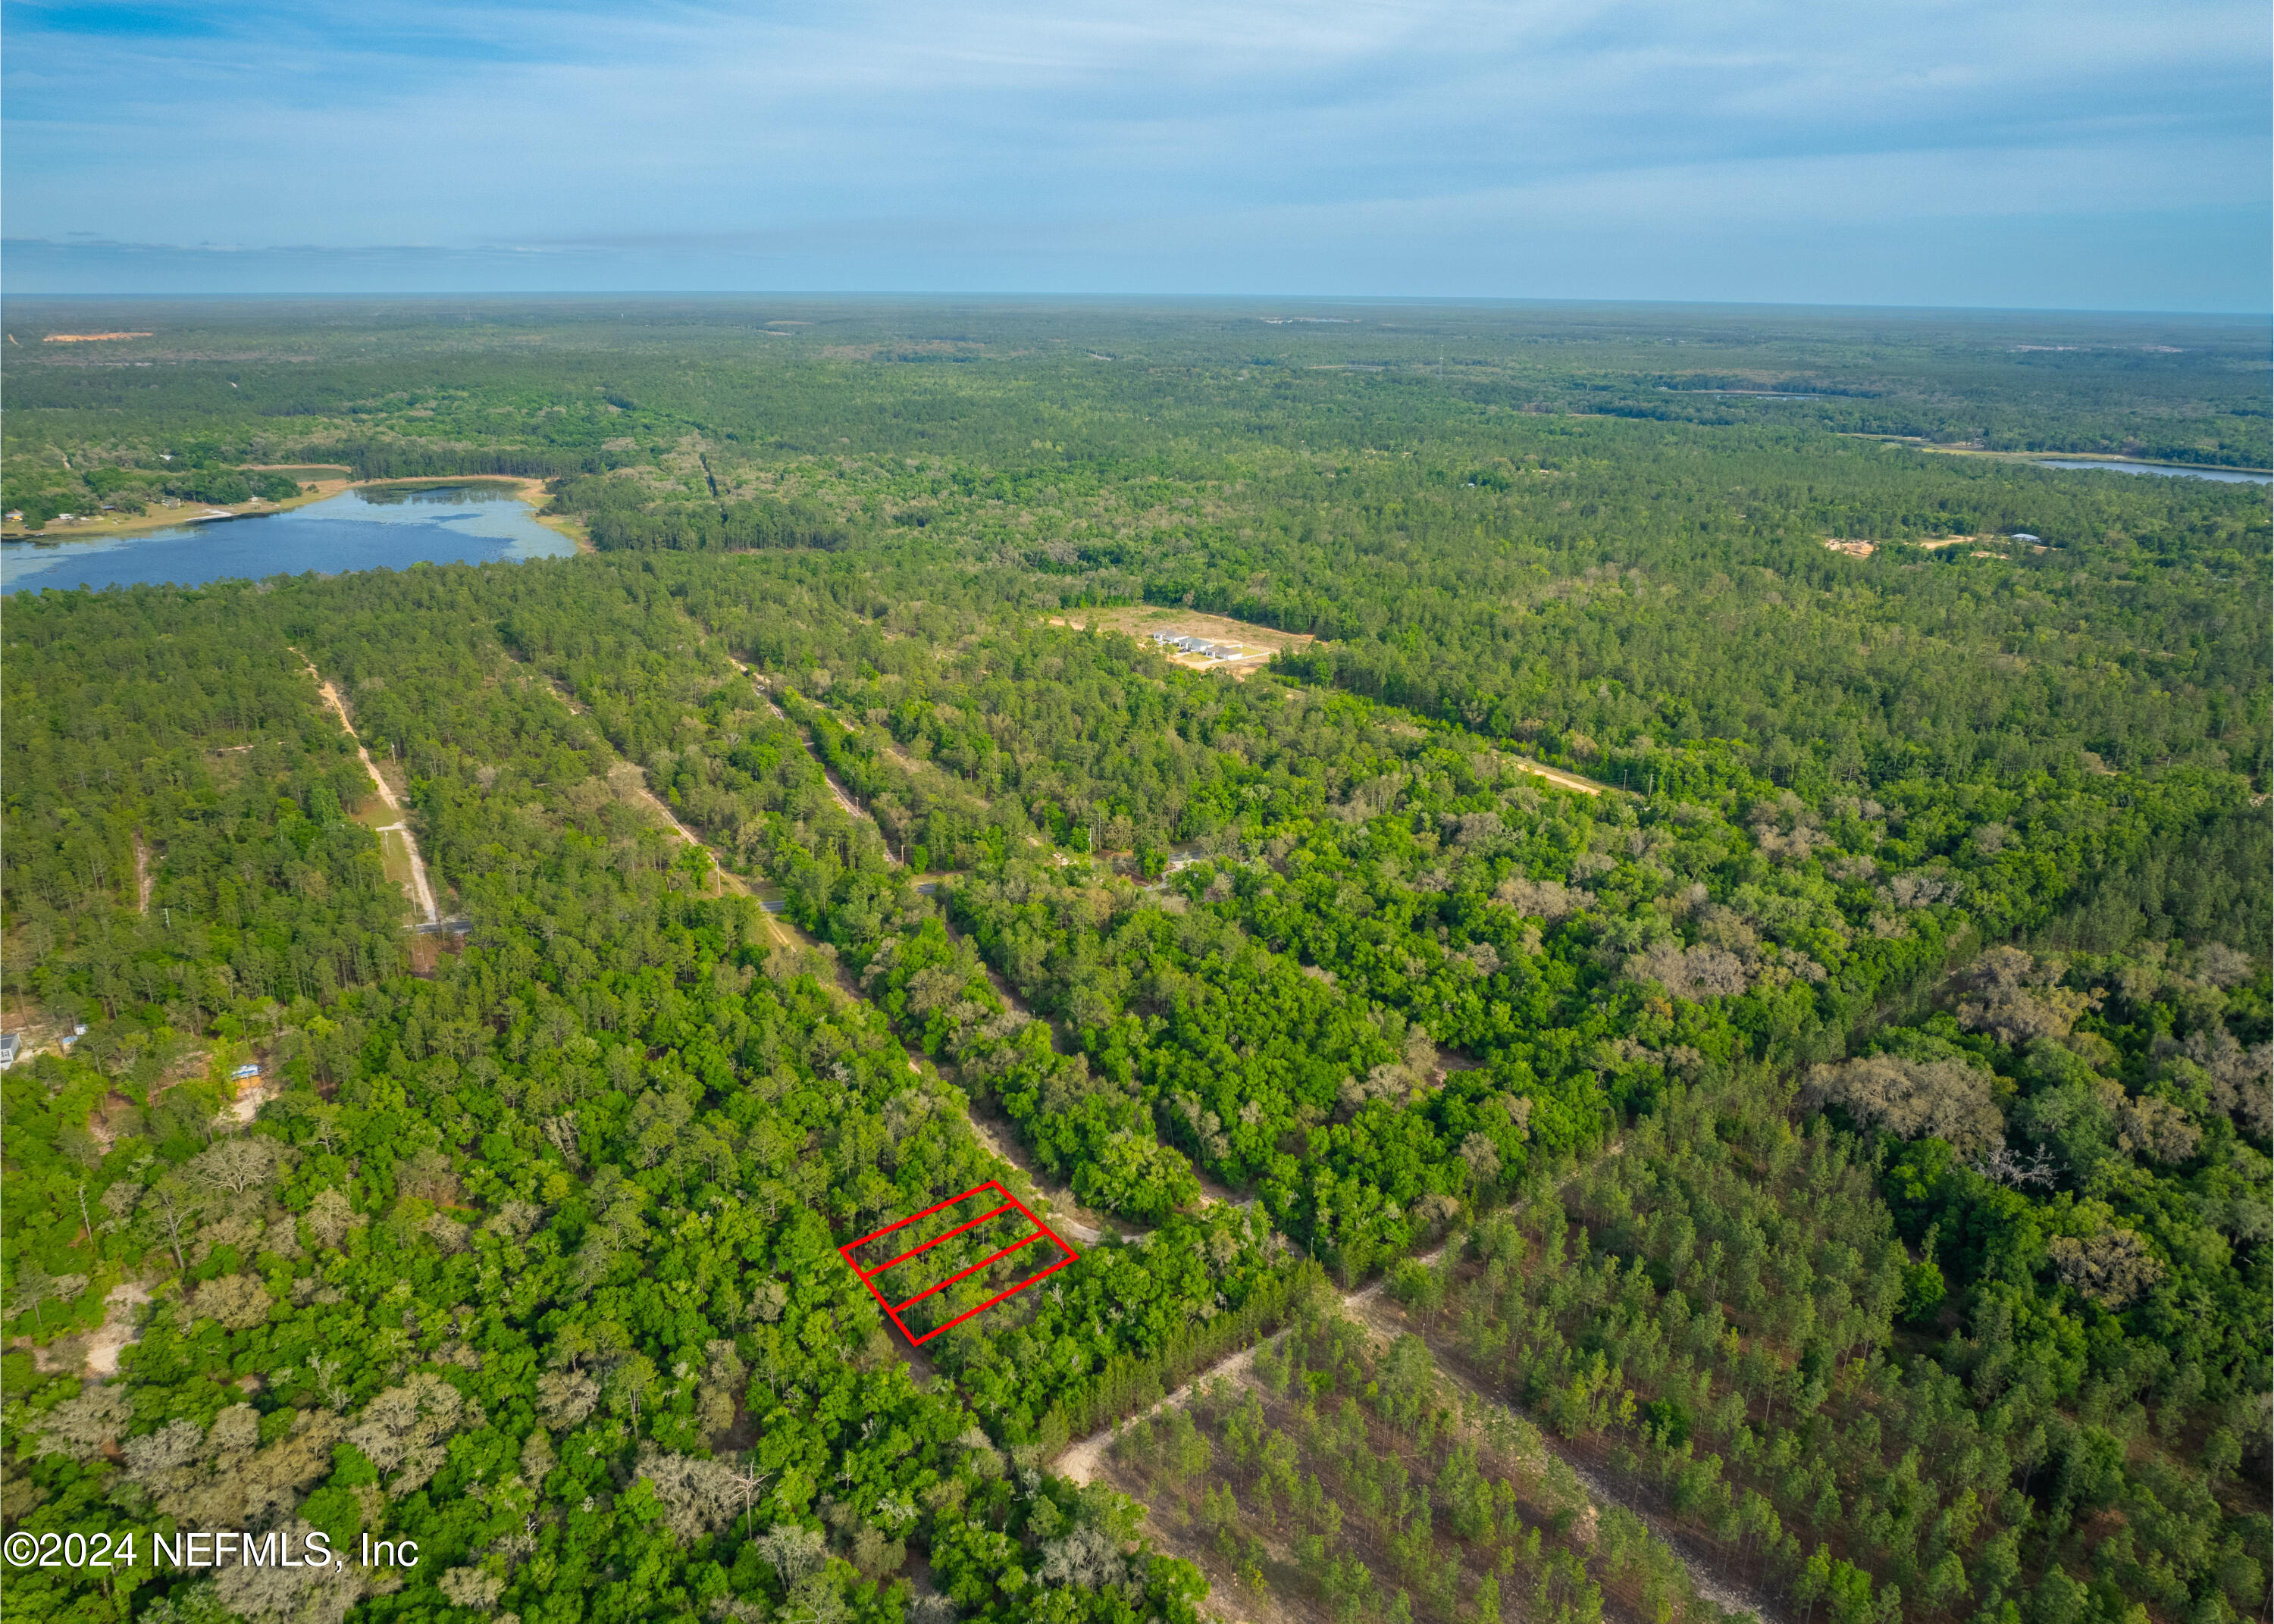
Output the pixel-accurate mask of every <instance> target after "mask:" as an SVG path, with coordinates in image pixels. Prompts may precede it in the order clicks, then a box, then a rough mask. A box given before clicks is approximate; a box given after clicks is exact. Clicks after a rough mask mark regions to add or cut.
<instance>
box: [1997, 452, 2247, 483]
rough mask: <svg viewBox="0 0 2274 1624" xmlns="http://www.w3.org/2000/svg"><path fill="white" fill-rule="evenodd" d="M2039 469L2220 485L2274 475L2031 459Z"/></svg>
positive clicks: (2231, 470) (2057, 459) (2147, 465)
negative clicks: (2155, 476) (2154, 476)
mask: <svg viewBox="0 0 2274 1624" xmlns="http://www.w3.org/2000/svg"><path fill="white" fill-rule="evenodd" d="M2031 461H2033V462H2037V466H2038V467H2039V468H2084V469H2097V470H2100V471H2101V472H2103V473H2108V474H2166V475H2170V476H2172V477H2176V478H2180V479H2216V480H2217V481H2218V482H2219V483H2220V484H2221V485H2264V484H2266V483H2267V482H2268V481H2269V480H2270V479H2274V474H2246V473H2242V472H2240V471H2238V470H2234V469H2232V468H2172V467H2168V466H2166V465H2165V464H2164V463H2162V462H2069V461H2066V460H2064V459H2062V458H2059V457H2053V458H2049V459H2042V460H2041V459H2037V458H2032V459H2031Z"/></svg>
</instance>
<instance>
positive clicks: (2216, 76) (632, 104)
mask: <svg viewBox="0 0 2274 1624" xmlns="http://www.w3.org/2000/svg"><path fill="white" fill-rule="evenodd" d="M26 15H27V16H29V17H30V18H31V19H32V20H30V21H26V20H21V19H19V21H18V22H17V23H16V24H15V25H14V26H12V27H11V50H10V53H9V56H8V59H7V64H6V78H5V81H4V82H5V86H6V88H7V91H8V103H7V108H8V120H9V139H8V143H7V148H6V152H5V155H4V162H5V173H6V178H7V180H8V183H9V184H8V190H7V214H6V222H7V227H8V229H9V231H10V233H11V235H13V236H17V237H61V236H63V235H64V233H67V232H69V231H72V230H79V229H95V230H99V231H103V232H107V233H110V234H113V235H120V236H134V237H152V238H159V239H170V240H176V241H197V240H200V239H202V238H206V237H217V236H222V235H226V236H228V237H231V238H233V239H239V240H244V241H246V242H264V241H266V242H312V243H326V244H340V245H346V244H354V243H358V242H396V243H401V242H426V243H432V244H456V245H472V244H485V243H488V244H498V243H522V242H540V241H552V242H559V241H563V240H573V239H579V238H587V237H595V238H597V237H606V238H609V239H611V240H615V241H621V240H622V239H624V238H626V237H664V236H674V237H688V236H692V237H705V238H708V239H711V240H718V241H723V240H726V239H727V238H751V237H764V236H766V235H768V234H776V235H780V234H787V235H788V236H790V237H796V238H798V239H800V240H802V241H807V242H812V241H817V240H820V238H821V237H826V236H827V235H828V234H829V233H830V232H831V231H832V230H838V231H840V233H841V232H844V231H857V229H858V228H857V225H856V223H855V222H880V221H883V222H895V232H888V233H884V234H881V235H879V236H878V237H876V238H875V239H874V240H872V241H871V242H870V244H869V245H867V246H864V247H862V248H859V249H857V250H855V249H847V251H846V252H849V253H855V254H865V255H868V256H870V261H871V262H872V263H874V264H875V265H877V267H879V270H880V271H881V270H884V269H886V268H891V269H894V270H904V269H905V268H907V265H908V264H909V263H910V261H911V260H912V259H920V257H921V255H922V252H924V245H925V244H926V242H927V241H937V242H942V243H952V242H953V241H957V240H960V238H961V237H962V236H963V234H964V229H965V228H967V227H968V226H970V225H971V224H972V223H973V222H996V225H995V227H994V228H993V229H994V232H995V235H996V236H997V237H998V239H999V240H1005V241H1012V240H1018V239H1020V238H1021V237H1046V238H1050V239H1052V240H1056V241H1058V242H1060V243H1062V244H1063V243H1072V242H1074V241H1076V240H1079V239H1083V238H1085V237H1086V238H1088V240H1095V241H1098V242H1101V243H1103V242H1106V241H1112V240H1121V239H1123V238H1132V239H1137V240H1141V241H1142V242H1144V243H1148V244H1159V243H1163V242H1175V241H1187V242H1191V243H1193V244H1195V245H1196V252H1197V251H1198V249H1197V245H1198V244H1206V243H1214V242H1217V241H1221V240H1224V234H1225V232H1226V231H1227V229H1230V230H1231V231H1232V232H1233V233H1234V238H1233V240H1235V241H1236V240H1237V233H1238V232H1240V231H1246V232H1260V233H1268V234H1277V236H1278V237H1280V238H1281V239H1283V241H1282V244H1276V245H1275V244H1272V243H1269V242H1264V243H1250V244H1246V251H1247V252H1248V254H1249V256H1250V257H1254V256H1255V255H1258V254H1262V255H1266V256H1268V255H1269V253H1270V252H1274V250H1275V247H1276V246H1278V245H1284V247H1285V248H1286V249H1287V250H1288V251H1289V252H1310V253H1313V254H1323V253H1333V252H1344V251H1345V249H1346V248H1347V245H1349V244H1364V243H1366V242H1367V241H1369V240H1370V238H1371V237H1372V235H1373V234H1375V233H1379V232H1382V231H1394V232H1404V233H1409V234H1419V235H1421V236H1423V237H1428V236H1429V235H1430V234H1436V235H1437V237H1440V238H1441V239H1442V241H1443V242H1444V243H1445V244H1446V247H1447V250H1448V252H1451V251H1452V250H1453V249H1454V247H1455V245H1456V244H1466V245H1467V246H1465V247H1464V248H1463V249H1462V252H1470V253H1474V252H1480V248H1479V247H1478V244H1485V245H1486V246H1487V247H1489V245H1490V244H1493V243H1494V242H1495V241H1502V242H1506V241H1510V240H1515V239H1522V240H1525V241H1536V240H1538V239H1540V237H1541V236H1542V234H1544V233H1547V232H1551V231H1553V232H1558V233H1562V234H1563V237H1565V238H1566V239H1568V241H1569V244H1570V246H1571V247H1572V248H1573V249H1574V250H1575V251H1577V250H1580V249H1584V247H1585V242H1586V241H1587V240H1588V239H1589V238H1590V237H1595V238H1599V239H1600V240H1602V241H1604V242H1606V243H1608V242H1609V241H1610V240H1612V239H1613V238H1616V239H1618V240H1620V241H1627V240H1629V239H1630V238H1632V237H1635V235H1636V234H1637V233H1640V234H1642V236H1643V237H1645V239H1647V238H1648V237H1650V236H1651V234H1652V233H1653V231H1655V232H1656V233H1657V235H1658V237H1660V238H1661V239H1662V238H1664V237H1667V235H1668V234H1669V233H1672V232H1675V231H1677V230H1679V229H1689V228H1694V229H1720V228H1721V227H1724V226H1727V225H1728V224H1729V223H1731V222H1739V221H1752V222H1762V223H1764V224H1768V225H1773V226H1775V227H1777V228H1780V229H1785V230H1787V231H1788V232H1802V233H1804V232H1805V231H1806V230H1807V229H1811V228H1813V229H1820V230H1827V231H1828V230H1836V229H1847V228H1849V227H1854V226H1863V225H1869V224H1871V223H1872V222H1890V221H1894V220H1898V219H1904V218H1910V219H1919V220H1927V219H1933V220H1943V219H1950V218H1977V219H1984V220H1989V219H2010V218H2013V217H2015V216H2021V217H2029V216H2052V215H2064V216H2065V215H2067V214H2090V213H2092V212H2094V211H2096V210H2100V211H2105V212H2111V213H2112V214H2125V215H2129V214H2133V213H2135V212H2136V211H2137V210H2139V209H2140V208H2142V207H2152V208H2154V209H2157V210H2162V211H2165V212H2169V211H2171V210H2173V209H2186V208H2204V209H2212V210H2217V209H2219V208H2221V207H2225V206H2227V205H2230V204H2232V203H2233V202H2234V201H2235V200H2237V199H2241V200H2244V201H2245V202H2249V203H2262V202H2263V199H2264V197H2265V195H2266V192H2267V189H2268V181H2269V172H2270V164H2269V158H2268V154H2267V148H2266V143H2265V141H2264V129H2265V123H2266V117H2267V95H2266V86H2265V83H2264V73H2263V64H2264V61H2265V56H2266V48H2267V44H2268V37H2269V21H2268V18H2267V15H2266V12H2265V11H2264V8H2263V6H2259V5H2253V6H2248V7H2246V6H2243V5H2240V4H2228V3H2227V0H2206V3H2205V4H2197V5H2190V6H2187V7H2185V8H2164V9H2158V10H2156V11H2142V10H2140V9H2139V8H2137V7H2135V6H2130V5H2119V4H2113V3H2112V0H2094V3H2092V4H2075V3H2074V0H2070V3H2068V4H2052V3H2050V0H2017V3H2016V4H2009V5H2007V6H2004V7H1984V6H1980V5H1978V4H1968V5H1961V4H1931V5H1913V6H1909V7H1901V8H1876V9H1867V8H1860V7H1826V6H1822V5H1820V4H1744V3H1743V0H1738V3H1736V4H1721V5H1716V6H1711V7H1707V6H1700V5H1698V4H1694V0H1664V3H1655V0H1592V3H1588V0H1580V3H1577V4H1544V3H1539V0H1519V3H1517V4H1505V5H1465V4H1340V5H1324V4H1246V5H1239V4H1215V5H1203V4H1138V3H1137V0H1111V3H1108V4H1092V5H1088V6H1086V7H1080V8H1075V7H1069V6H1066V5H1065V4H1040V3H1039V0H1037V3H1035V4H982V5H964V6H960V7H945V6H941V5H938V4H914V0H869V3H868V4H851V5H846V6H837V7H825V6H821V5H818V4H808V5H805V6H802V7H787V8H777V9H774V10H771V11H767V12H766V13H764V15H757V14H754V13H753V12H751V11H749V9H748V8H746V7H742V6H732V7H728V6H719V7H705V6H694V5H676V6H671V5H666V6H662V7H651V8H644V9H642V10H638V11H631V10H624V9H618V8H614V7H595V8H593V9H591V10H589V11H577V10H574V9H567V8H553V7H537V6H527V5H521V6H480V5H472V6H466V7H462V8H455V9H454V8H444V7H440V6H433V5H408V6H380V7H378V8H376V9H375V10H364V9H359V8H358V9H350V8H349V7H348V6H346V5H345V4H331V5H326V6H320V7H319V8H318V9H315V10H313V11H308V10H305V9H304V10H300V11H293V12H290V13H281V12H280V13H276V14H273V15H272V14H269V13H267V12H265V11H260V9H258V8H255V9H253V10H251V11H230V12H229V13H226V14H225V17H224V14H222V13H218V12H216V13H212V14H211V15H214V16H216V17H224V20H223V21H222V24H221V25H220V26H223V27H224V28H225V29H226V31H227V32H226V33H225V34H222V35H220V36H216V37H210V38H201V37H195V36H192V37H189V38H170V37H169V38H164V39H158V40H142V41H138V40H135V39H132V38H126V39H120V38H117V37H106V38H102V39H95V38H93V37H90V36H83V35H76V34H62V33H58V32H56V31H55V30H53V29H48V30H44V31H43V30H42V29H41V27H40V26H38V23H37V21H36V15H37V14H36V13H35V12H34V13H27V14H26ZM1225 222H1235V223H1234V225H1232V226H1231V227H1229V228H1228V227H1227V226H1226V224H1225ZM903 228H904V229H903ZM895 233H898V235H900V237H903V238H905V237H907V235H908V234H913V237H914V240H893V238H894V236H895ZM1495 233H1497V234H1498V237H1495V235H1494V234H1495ZM2256 260H2257V262H2258V263H2262V264H2263V253H2261V254H2259V255H2257V256H2256ZM1207 268H1208V267H1207V265H1206V264H1204V263H1198V262H1196V263H1195V264H1194V265H1193V272H1194V274H1196V275H1200V274H1204V273H1205V272H1206V270H1207ZM2021 268H2023V267H2017V269H2021ZM2237 268H2238V269H2239V270H2241V271H2244V272H2250V271H2254V270H2255V266H2243V267H2237ZM871 285H875V282H874V279H872V283H871ZM1195 285H1205V284H1204V283H1196V284H1195ZM2018 291H2019V288H2018V285H2017V292H2018Z"/></svg>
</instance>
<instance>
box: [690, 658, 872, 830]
mask: <svg viewBox="0 0 2274 1624" xmlns="http://www.w3.org/2000/svg"><path fill="white" fill-rule="evenodd" d="M727 659H728V661H729V662H731V663H732V664H733V665H734V669H735V670H737V671H739V672H741V673H742V674H743V675H744V676H746V677H748V678H749V680H750V687H751V688H753V689H755V690H756V691H757V695H758V697H759V698H760V699H762V700H764V701H765V705H766V709H767V710H769V711H772V712H773V716H774V720H776V721H778V722H788V721H789V718H787V716H784V715H783V714H782V708H781V707H780V706H779V705H778V704H776V703H774V696H773V695H772V694H770V693H768V692H767V691H766V685H765V684H764V683H763V682H761V681H759V680H758V673H757V672H755V671H753V670H751V669H750V668H749V666H748V665H744V664H742V661H740V660H738V659H735V658H734V656H733V655H731V654H729V655H728V656H727ZM792 726H794V724H792ZM797 736H798V739H799V741H801V742H802V743H803V744H804V746H805V753H806V754H807V755H808V756H812V757H813V764H814V765H815V766H817V767H818V768H820V769H821V777H822V781H823V782H824V783H825V784H827V785H828V786H829V793H831V794H832V795H834V796H835V797H836V798H837V804H838V805H839V806H840V807H842V808H845V816H847V817H857V818H860V819H862V820H863V821H865V822H866V823H868V824H869V825H870V827H871V828H874V829H876V831H877V833H878V834H882V833H883V832H884V829H883V826H882V825H881V824H878V823H877V820H876V819H875V818H874V817H873V816H870V812H869V808H866V807H864V806H862V804H861V803H860V802H859V801H855V800H854V799H853V793H852V792H851V791H850V790H847V788H846V787H845V786H843V785H842V784H840V783H839V782H838V781H837V775H836V774H835V773H833V772H832V771H830V770H829V763H827V762H825V761H824V760H822V758H821V751H820V748H818V747H817V746H816V745H815V743H814V742H813V735H812V733H809V732H808V731H807V730H806V729H804V728H802V727H800V728H798V730H797ZM885 861H886V862H889V863H891V864H892V866H893V867H894V868H898V867H900V858H899V857H897V856H896V855H894V854H893V852H892V842H891V841H889V840H887V841H885Z"/></svg>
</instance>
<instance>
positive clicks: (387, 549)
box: [0, 485, 576, 592]
mask: <svg viewBox="0 0 2274 1624" xmlns="http://www.w3.org/2000/svg"><path fill="white" fill-rule="evenodd" d="M574 552H576V544H575V543H574V542H572V541H570V540H569V538H567V537H566V536H563V535H561V534H560V533H558V532H557V531H553V530H546V528H545V527H544V526H543V525H542V524H539V523H538V522H537V521H536V520H535V519H533V518H531V516H530V512H529V508H528V507H527V505H526V504H524V503H523V501H522V500H521V499H520V497H519V496H517V495H516V494H515V493H514V492H513V490H512V489H511V488H510V487H508V486H505V485H453V486H450V487H448V488H447V489H436V490H427V491H384V490H380V491H344V492H341V493H340V494H339V495H337V496H334V497H329V498H327V499H326V500H323V501H320V502H311V503H310V504H309V505H308V506H307V507H305V508H294V509H293V510H292V511H291V512H290V513H271V514H263V515H260V517H258V518H252V519H228V520H218V519H217V520H214V521H212V522H210V523H204V524H184V525H177V526H176V527H174V528H173V529H170V530H150V531H147V532H146V533H144V534H142V535H139V536H115V537H109V538H105V539H103V540H101V541H67V542H64V543H61V544H60V545H55V546H47V545H41V544H40V543H37V542H11V543H9V544H8V545H6V546H4V547H0V592H23V591H37V590H40V589H41V588H43V587H60V588H63V589H64V590H69V589H71V588H72V587H79V586H87V587H106V586H132V585H134V584H137V583H145V582H147V583H172V584H174V585H177V586H196V585H198V584H200V583H202V582H207V581H225V580H230V579H236V578H241V577H246V576H251V577H253V578H256V579H257V578H258V577H260V576H262V575H299V574H301V573H303V572H304V571H306V570H311V569H312V570H316V571H319V572H320V573H322V574H324V575H340V574H343V573H344V572H346V571H348V570H351V569H401V568H404V567H405V566H407V565H410V564H420V563H425V564H486V563H490V562H493V561H494V560H499V559H532V558H559V557H562V556H564V555H566V554H569V553H574Z"/></svg>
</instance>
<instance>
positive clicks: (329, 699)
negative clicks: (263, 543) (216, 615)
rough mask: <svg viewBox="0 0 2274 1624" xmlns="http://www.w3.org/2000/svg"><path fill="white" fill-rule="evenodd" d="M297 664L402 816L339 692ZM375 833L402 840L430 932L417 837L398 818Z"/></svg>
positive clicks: (433, 912)
mask: <svg viewBox="0 0 2274 1624" xmlns="http://www.w3.org/2000/svg"><path fill="white" fill-rule="evenodd" d="M284 646H285V647H286V648H288V649H289V648H292V645H291V644H290V643H287V644H285V645H284ZM292 652H293V653H295V654H300V650H297V649H292ZM300 664H301V665H304V666H305V667H306V668H307V672H308V676H309V679H310V680H312V681H313V682H314V683H315V685H316V691H317V692H318V693H319V694H320V695H323V696H324V703H326V704H328V705H329V706H330V707H331V708H332V714H333V715H334V716H335V717H337V718H339V722H340V731H341V732H342V733H345V734H347V736H348V737H349V738H350V739H354V740H355V748H356V756H357V757H358V759H360V760H361V761H362V763H363V770H364V771H365V772H366V773H368V774H370V775H371V784H372V787H373V789H375V790H377V791H378V792H379V798H380V801H384V802H385V803H386V804H387V808H388V810H389V811H390V812H395V813H400V812H402V810H403V803H402V802H401V801H397V800H396V799H395V792H394V791H393V790H391V789H389V788H388V786H387V780H386V779H385V778H381V777H380V776H379V764H378V763H376V762H374V761H373V760H372V758H371V752H370V751H369V750H366V749H365V748H364V747H363V741H362V740H361V739H359V738H357V737H356V730H355V724H354V723H352V722H350V721H349V720H348V708H347V706H346V705H345V704H344V703H342V702H341V700H340V691H339V689H337V688H334V687H333V686H332V685H331V684H330V683H328V682H327V681H325V680H324V678H323V673H321V672H319V671H318V670H317V669H316V664H315V662H314V661H313V660H312V659H310V658H308V657H307V656H306V655H305V654H300ZM377 832H378V833H380V834H381V835H401V836H402V837H403V851H404V852H405V853H408V854H409V856H410V884H409V885H408V886H406V887H405V888H404V889H405V890H406V891H408V893H409V895H410V902H411V906H414V907H416V908H417V909H418V911H419V912H420V913H421V914H425V916H426V917H425V924H426V925H427V926H428V927H429V928H433V927H434V926H438V925H440V923H441V922H442V913H441V910H440V908H438V907H436V906H434V887H433V885H432V884H431V883H428V881H427V878H426V863H425V860H424V859H423V858H421V857H420V856H419V855H418V836H416V835H414V834H412V833H411V832H410V820H409V819H408V818H404V817H398V818H397V819H396V821H395V822H394V823H388V824H387V825H386V826H385V827H383V828H381V829H380V830H379V831H377ZM144 911H145V912H146V913H147V911H148V910H147V908H146V909H145V910H144Z"/></svg>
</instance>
